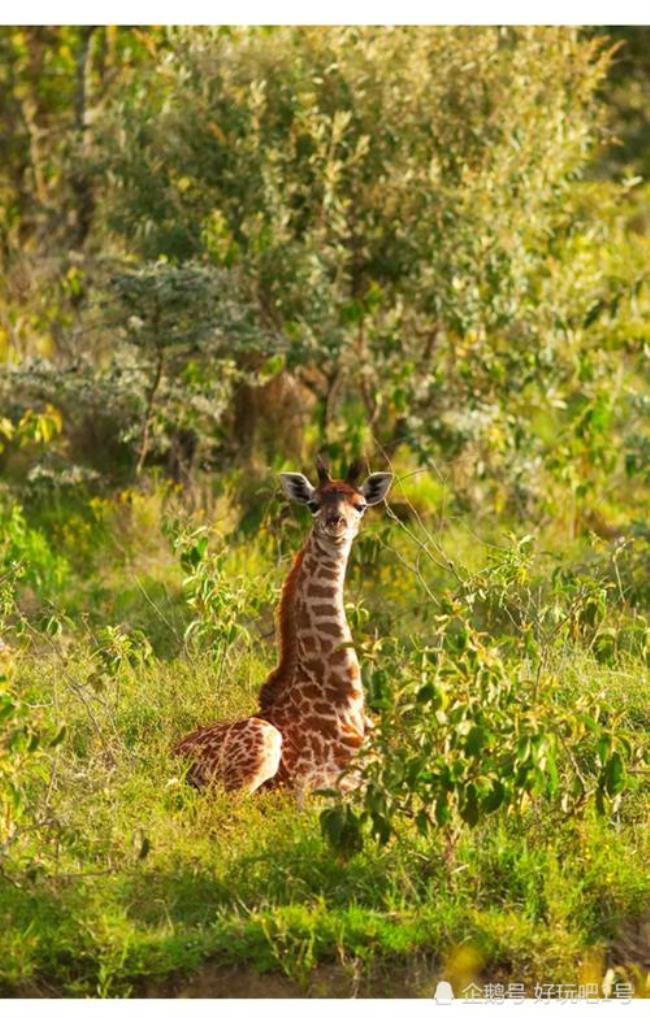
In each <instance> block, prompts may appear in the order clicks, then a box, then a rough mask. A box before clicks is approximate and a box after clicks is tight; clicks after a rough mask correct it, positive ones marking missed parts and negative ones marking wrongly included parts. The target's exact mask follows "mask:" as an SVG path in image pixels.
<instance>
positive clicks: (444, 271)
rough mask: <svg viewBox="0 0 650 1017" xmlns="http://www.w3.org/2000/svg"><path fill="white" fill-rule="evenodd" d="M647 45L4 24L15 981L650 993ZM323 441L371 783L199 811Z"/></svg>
mask: <svg viewBox="0 0 650 1017" xmlns="http://www.w3.org/2000/svg"><path fill="white" fill-rule="evenodd" d="M636 32H637V30H635V29H612V30H611V32H605V31H603V30H600V29H575V28H540V27H519V28H516V27H515V28H493V27H485V28H483V27H474V28H461V27H456V28H454V27H428V28H418V29H412V28H404V27H395V28H387V27H384V28H378V27H351V26H350V27H344V28H337V27H329V28H291V27H273V28H226V27H224V28H216V27H215V28H210V27H204V28H180V27H163V26H160V27H148V28H147V27H145V28H142V27H105V26H95V27H93V26H61V27H53V26H50V27H34V28H31V27H26V28H4V29H2V30H0V115H1V116H2V122H3V125H5V127H6V130H3V132H2V135H1V136H0V154H1V155H2V159H0V199H1V200H0V207H1V210H0V406H1V410H0V479H1V481H2V485H1V487H0V626H1V628H0V672H2V673H3V675H4V676H5V677H4V678H3V679H2V683H1V684H0V777H1V778H2V781H1V783H0V913H2V916H3V922H2V927H1V928H0V954H1V955H2V958H3V962H2V966H1V967H2V970H1V971H0V987H1V988H2V990H3V991H5V992H9V993H32V994H33V993H34V992H36V993H39V994H43V993H52V992H58V993H60V994H63V995H67V996H84V995H104V996H106V995H119V994H128V993H140V992H142V991H143V990H146V991H151V992H153V993H156V992H161V991H162V992H177V991H179V989H178V985H179V982H178V979H179V978H180V977H181V974H179V973H183V974H182V977H185V976H186V975H187V973H189V972H190V971H193V970H196V971H197V974H196V975H195V976H192V978H193V979H194V981H192V982H191V984H190V987H189V990H188V991H195V992H199V993H200V994H206V993H205V991H203V992H201V990H202V989H203V990H205V983H204V982H203V981H202V979H203V978H204V977H212V974H211V972H212V967H211V966H210V965H212V964H214V963H215V961H210V960H209V958H211V957H215V956H216V963H217V965H219V964H221V963H227V964H229V965H235V966H237V967H236V970H237V979H239V980H240V981H242V980H243V981H245V979H248V978H249V977H253V975H252V974H251V958H252V960H253V962H254V964H255V966H256V969H259V972H258V973H257V974H255V976H254V977H259V978H260V979H261V980H262V981H261V982H260V985H261V984H262V982H263V987H265V988H269V987H270V988H271V989H272V990H273V992H277V991H278V989H279V987H280V988H281V989H282V990H286V991H287V992H288V993H289V994H290V993H292V992H296V991H300V992H310V993H312V994H313V993H318V992H323V993H325V994H327V993H328V992H331V990H332V983H331V982H330V981H328V978H329V977H330V976H329V974H328V972H335V974H336V977H338V976H339V974H340V973H341V972H342V977H344V978H345V979H346V981H345V985H346V987H349V991H350V993H353V994H359V993H363V992H365V991H368V992H370V991H371V990H372V991H373V992H376V991H378V990H382V991H388V992H391V991H392V992H393V993H394V994H400V995H401V994H403V993H404V992H405V991H406V992H411V993H412V992H417V993H421V994H423V995H427V996H429V997H430V996H431V994H432V991H433V986H434V984H435V983H436V982H437V981H438V980H439V978H440V977H441V976H444V977H446V978H448V979H449V980H450V981H452V983H453V985H454V989H455V991H456V992H457V993H458V992H460V991H462V989H463V987H464V985H465V984H466V983H467V982H468V981H474V982H476V983H477V984H481V982H482V981H487V980H488V979H489V980H490V981H494V980H495V979H496V980H497V981H498V980H501V981H503V978H504V972H507V974H508V976H510V975H512V974H513V973H515V974H516V977H517V980H518V981H519V980H520V978H521V980H524V981H526V983H527V987H529V988H530V986H531V984H532V983H533V982H534V980H535V979H537V980H540V981H545V982H548V980H549V979H551V980H554V981H557V982H562V983H572V984H573V983H576V982H577V983H579V984H581V985H582V984H585V983H588V982H592V981H596V982H598V983H599V984H600V985H601V986H603V985H604V986H611V984H612V983H613V982H615V981H616V980H622V981H625V982H632V983H633V985H634V988H635V992H636V993H637V994H638V995H642V994H643V993H647V992H648V991H650V990H649V988H648V981H647V977H648V976H647V956H648V945H647V933H646V932H644V929H646V928H647V925H646V924H644V922H645V923H647V906H648V900H649V899H650V884H649V882H648V867H647V864H645V863H646V859H647V857H648V852H649V851H650V843H649V840H648V838H649V830H650V827H649V825H648V809H647V802H648V772H649V765H650V745H649V743H648V728H649V725H650V715H649V713H648V702H649V700H648V673H647V672H648V663H649V662H650V628H649V626H648V607H649V606H650V580H649V578H648V577H649V575H650V569H649V565H650V543H649V538H650V531H649V530H648V526H647V522H646V520H647V518H648V510H649V509H650V500H649V498H648V478H649V476H650V451H649V450H650V426H649V422H650V388H649V382H650V376H649V374H648V350H649V348H650V330H649V328H648V315H649V310H650V308H649V304H648V267H647V266H648V263H649V262H648V229H649V221H648V216H647V208H646V206H647V201H648V194H649V190H648V184H647V183H645V182H644V180H643V179H640V176H641V174H643V172H644V166H646V165H647V162H648V151H649V150H648V146H647V144H646V142H647V138H646V136H645V128H644V123H645V122H646V121H647V110H646V108H645V107H644V106H643V102H642V98H643V95H644V87H645V86H646V85H647V77H648V64H647V59H646V57H645V49H644V46H643V40H644V39H645V37H646V35H647V31H646V30H644V31H639V34H635V33H636ZM616 40H619V41H620V40H623V41H624V42H625V46H624V47H623V48H621V49H618V50H616V51H615V52H613V51H612V46H611V43H612V42H615V41H616ZM646 48H647V47H646ZM646 90H647V89H646ZM646 106H647V104H646ZM614 135H619V136H620V137H621V138H622V140H623V142H624V143H623V145H614V144H611V142H612V138H613V136H614ZM317 448H324V449H325V450H326V451H327V452H328V453H329V456H330V460H331V462H332V466H333V469H334V470H335V471H340V469H341V468H342V465H343V464H347V463H348V462H349V461H350V460H351V459H352V458H353V457H357V456H360V457H362V458H365V459H366V460H367V461H368V464H370V462H371V461H372V467H373V468H390V469H391V470H392V471H393V472H394V474H395V481H394V484H393V486H392V488H391V495H390V499H389V500H390V504H389V505H388V507H387V510H386V511H384V510H381V511H380V510H374V511H373V514H370V513H368V518H367V519H364V523H363V529H362V532H361V534H360V536H359V538H358V540H357V541H356V542H355V545H354V548H353V552H352V557H351V561H350V568H349V570H348V579H347V583H348V586H347V590H346V599H347V610H348V618H349V621H350V624H351V626H352V629H353V633H354V642H355V645H356V646H357V648H358V652H359V656H360V660H361V665H362V674H363V678H364V682H365V685H366V692H367V699H368V705H369V710H370V713H371V715H372V719H373V721H374V733H373V736H372V739H371V740H370V742H369V745H368V750H367V751H366V752H364V754H363V756H362V757H360V759H359V768H360V769H361V770H362V771H363V774H362V781H361V783H360V786H359V787H358V789H357V791H356V792H354V793H353V794H352V795H350V796H347V797H346V798H343V797H339V796H338V794H337V793H334V794H333V795H330V796H329V797H325V798H323V797H322V796H320V795H314V796H311V797H310V796H307V799H306V801H305V803H304V808H303V809H301V810H296V805H295V801H294V799H293V797H292V796H291V795H290V794H287V793H284V792H282V791H273V792H268V793H264V794H260V795H258V796H254V797H252V798H250V799H241V798H239V797H238V796H234V797H233V796H226V795H225V794H224V793H222V792H221V791H219V790H218V789H217V790H215V792H214V793H213V794H208V795H199V794H198V793H197V792H196V791H195V790H194V789H192V788H191V787H189V786H188V785H186V784H185V783H184V780H183V777H184V774H183V767H182V764H181V763H180V762H179V760H178V759H176V758H175V757H174V756H173V754H172V753H171V751H170V748H171V746H172V745H173V744H174V743H175V742H177V741H178V739H179V737H180V736H181V735H182V734H184V733H186V732H187V731H189V730H191V729H193V728H194V727H196V726H198V725H202V724H205V723H208V722H210V721H211V720H226V719H233V718H236V717H239V716H244V715H250V714H251V713H252V712H254V711H255V709H256V704H257V691H258V689H259V687H260V685H261V683H262V682H263V680H264V678H265V675H267V674H268V672H269V671H270V669H271V668H272V667H273V666H274V665H275V662H276V652H277V646H276V642H275V626H274V611H275V608H276V605H277V599H278V595H279V589H280V586H281V584H282V582H283V580H284V578H285V576H286V574H287V571H288V569H289V567H290V562H291V560H292V556H293V554H294V553H295V552H296V550H297V549H298V548H299V547H300V545H301V542H302V540H303V539H304V534H305V527H306V525H307V520H306V519H305V518H304V516H303V514H301V511H300V510H299V509H297V508H295V507H290V506H288V505H287V504H286V503H285V502H284V501H283V499H282V498H281V497H280V496H279V491H278V485H277V473H278V472H279V471H281V470H286V469H292V470H293V469H305V470H306V471H307V472H308V473H309V472H310V470H309V468H308V467H307V462H306V460H307V455H308V454H309V455H310V456H311V453H312V452H313V451H315V450H316V449H317ZM323 834H324V835H325V836H323ZM644 937H645V938H644ZM204 962H205V965H207V966H204ZM244 965H245V966H246V971H245V973H244V974H245V978H244V976H243V975H242V976H241V978H240V974H241V971H240V969H241V967H242V966H244ZM334 965H336V967H334ZM221 977H222V975H219V978H221ZM332 977H334V975H332ZM168 979H171V981H168ZM265 979H279V981H275V982H271V983H269V982H268V981H265ZM214 984H215V983H214V981H212V982H209V983H208V988H209V991H212V990H213V989H214ZM218 984H219V985H223V983H221V982H219V983H218ZM228 987H229V988H233V986H232V985H231V984H229V986H228ZM239 987H240V986H239V984H238V985H237V986H235V988H239ZM246 987H247V988H250V983H249V982H246ZM208 994H209V992H208Z"/></svg>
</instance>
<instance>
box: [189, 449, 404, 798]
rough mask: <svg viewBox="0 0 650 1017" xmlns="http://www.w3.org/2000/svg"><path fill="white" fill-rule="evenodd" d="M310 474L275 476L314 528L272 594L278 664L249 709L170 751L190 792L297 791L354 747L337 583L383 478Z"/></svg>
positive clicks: (360, 704) (333, 775) (382, 489)
mask: <svg viewBox="0 0 650 1017" xmlns="http://www.w3.org/2000/svg"><path fill="white" fill-rule="evenodd" d="M317 469H318V486H317V487H314V486H313V485H312V484H311V483H310V481H309V480H308V479H307V477H305V476H304V475H303V474H302V473H281V474H280V480H281V482H282V486H283V488H284V491H285V493H286V495H287V496H288V497H289V498H290V499H291V500H293V501H295V502H297V503H298V504H300V505H305V506H307V508H309V510H310V511H311V513H312V515H313V518H314V522H313V526H312V528H311V531H310V533H309V536H308V537H307V540H306V542H305V544H304V546H303V547H302V549H301V550H300V551H299V552H298V554H297V555H296V557H295V560H294V562H293V567H292V568H291V570H290V572H289V574H288V576H287V578H286V580H285V582H284V586H283V588H282V595H281V598H280V611H279V636H280V653H279V661H278V665H277V667H276V668H275V669H274V670H273V671H272V672H271V674H270V675H269V676H268V678H267V680H266V681H265V683H264V684H263V686H262V688H261V690H260V695H259V710H258V711H257V713H256V714H255V715H254V716H252V717H248V718H246V719H244V720H238V721H234V722H230V723H228V722H223V723H217V724H212V725H209V726H208V727H203V728H199V729H198V730H196V731H193V732H192V733H191V734H189V735H187V736H186V737H185V738H183V739H182V741H181V742H179V744H178V745H177V746H176V747H175V751H176V752H177V753H178V754H180V755H184V756H189V757H190V758H191V759H192V760H193V762H192V766H191V768H190V771H189V774H188V779H189V780H190V781H191V783H193V784H195V785H196V786H202V785H206V784H212V783H221V784H222V785H223V786H224V787H225V789H226V790H237V789H242V790H244V791H247V792H249V793H250V792H253V791H255V790H257V789H258V788H259V787H261V786H262V785H264V786H265V787H275V786H279V785H287V786H292V787H295V788H296V789H297V790H298V792H299V793H302V792H303V791H304V790H305V789H311V790H316V789H318V788H326V787H332V786H334V785H335V784H337V783H339V781H340V780H341V776H342V773H343V771H344V770H345V768H346V766H347V765H348V763H349V762H350V761H351V760H352V758H353V757H354V755H355V754H356V752H357V751H358V749H359V748H360V747H361V745H362V744H363V742H364V739H365V736H366V732H367V730H368V727H369V722H368V720H367V718H366V716H365V712H364V696H363V686H362V683H361V674H360V669H359V662H358V659H357V655H356V653H355V651H354V648H353V646H352V636H351V632H350V628H349V626H348V623H347V620H346V616H345V608H344V603H343V587H344V580H345V572H346V567H347V563H348V558H349V555H350V550H351V547H352V542H353V540H354V538H355V536H356V535H357V533H358V531H359V525H360V523H361V519H362V516H363V514H364V513H365V511H366V509H367V508H368V506H370V505H377V504H379V502H381V501H382V500H383V499H384V497H385V496H386V493H387V491H388V488H389V487H390V484H391V481H392V475H391V474H390V473H371V474H370V476H369V477H368V478H367V480H366V481H365V483H364V484H363V485H362V486H361V487H357V486H356V482H357V480H358V479H359V473H360V468H359V467H358V465H355V466H353V467H351V469H350V471H349V472H348V475H347V477H346V478H345V480H333V479H332V477H331V476H330V473H329V470H328V468H327V466H326V465H325V464H324V463H323V461H322V460H319V461H318V464H317ZM348 784H349V785H350V786H351V778H348ZM341 786H343V787H345V786H346V783H345V780H344V781H343V782H342V783H341Z"/></svg>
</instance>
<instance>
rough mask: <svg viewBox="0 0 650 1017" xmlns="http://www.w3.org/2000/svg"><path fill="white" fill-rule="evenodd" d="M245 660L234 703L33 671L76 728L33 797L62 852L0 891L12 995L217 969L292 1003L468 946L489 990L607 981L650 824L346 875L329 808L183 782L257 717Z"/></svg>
mask: <svg viewBox="0 0 650 1017" xmlns="http://www.w3.org/2000/svg"><path fill="white" fill-rule="evenodd" d="M237 664H238V667H237V669H236V670H237V674H238V679H237V680H236V681H229V682H224V683H223V685H222V686H221V687H219V688H215V687H214V684H213V682H212V675H211V670H210V667H209V665H208V663H207V662H206V661H205V660H194V661H192V662H188V661H185V662H181V661H175V662H173V663H163V662H156V663H155V664H153V665H152V666H149V667H136V668H132V667H124V668H122V669H121V671H120V673H119V676H116V677H115V678H113V679H111V680H110V681H108V680H107V681H106V683H105V685H104V687H103V688H102V689H100V690H99V691H92V690H90V689H89V688H88V687H86V686H83V687H82V689H83V691H80V686H79V684H78V680H79V677H80V675H79V673H76V674H75V675H74V677H70V676H69V674H68V672H67V670H66V666H69V665H66V664H63V663H62V662H61V661H60V660H56V659H52V658H51V657H46V658H45V659H43V660H41V661H40V662H38V663H32V664H31V665H29V666H28V667H23V668H22V675H21V683H22V684H24V686H25V687H26V688H28V689H29V690H30V695H31V696H32V698H33V700H34V702H39V703H40V704H41V709H43V708H44V707H43V705H42V704H44V703H48V700H49V705H48V707H47V708H48V709H50V710H54V711H55V712H56V714H57V719H62V720H63V719H64V720H65V721H66V723H67V725H68V729H69V735H68V738H67V739H66V741H65V742H63V743H62V745H61V746H60V747H59V748H57V749H56V750H54V751H53V752H52V753H51V756H50V757H49V758H48V763H47V765H46V766H45V767H44V768H43V770H42V772H40V774H39V775H38V776H37V777H35V778H34V779H33V782H32V784H31V787H30V795H31V796H32V798H33V799H35V800H36V799H40V800H42V799H43V797H44V796H45V795H46V794H49V802H48V807H47V812H48V815H49V816H50V817H51V818H55V819H56V823H57V824H58V827H59V828H60V829H61V830H63V831H64V837H63V840H61V839H60V838H57V837H55V836H54V834H53V835H52V838H51V842H50V843H49V844H48V839H47V837H45V838H44V839H41V840H40V842H39V850H38V852H37V855H36V857H35V859H34V861H35V862H36V863H37V864H36V866H35V873H34V876H33V881H32V882H30V881H29V880H26V881H25V880H24V879H23V880H21V883H22V886H21V889H18V888H17V887H14V886H13V885H11V883H9V882H3V883H0V908H1V910H2V913H3V915H4V916H5V919H4V921H3V927H2V930H1V931H0V953H1V955H2V957H3V965H2V971H1V975H0V978H1V984H2V989H3V991H4V992H5V993H10V994H12V993H21V992H29V991H33V990H34V989H35V988H37V989H38V990H39V991H43V992H54V993H63V994H65V995H96V994H102V995H128V994H131V993H136V994H137V993H138V992H139V991H141V989H142V986H143V985H147V984H149V983H151V982H152V981H155V980H156V979H161V978H164V977H165V976H168V975H171V974H173V973H175V972H182V973H183V974H184V975H186V974H188V973H189V972H191V971H192V970H194V969H196V968H198V967H200V965H201V963H202V962H203V961H204V960H205V959H206V958H216V959H217V962H218V963H223V964H226V963H229V964H233V963H234V964H241V965H250V964H252V965H253V966H254V967H255V969H257V970H259V971H267V972H268V971H277V972H282V973H284V974H285V975H287V976H288V977H289V978H291V979H292V981H293V983H294V985H295V991H299V990H300V989H301V988H302V989H304V988H305V986H306V985H307V984H308V980H309V975H310V971H311V970H312V969H313V968H314V967H315V966H316V965H319V964H324V963H332V962H336V963H338V964H343V965H346V964H347V965H355V964H356V965H358V966H359V965H360V969H361V971H362V972H371V971H372V970H373V969H374V967H376V966H377V965H380V966H381V965H384V967H385V966H386V965H388V967H387V969H386V970H387V971H388V974H387V975H386V985H390V971H391V965H397V966H399V964H402V963H405V962H407V961H409V960H413V958H415V957H420V956H428V957H433V958H434V959H435V962H436V964H437V965H438V966H439V968H440V970H444V969H445V966H447V967H449V964H451V967H452V969H453V970H454V971H455V968H454V957H455V955H456V953H457V951H458V947H459V945H461V944H467V943H470V944H471V945H472V948H473V951H474V953H473V954H472V956H473V957H474V958H475V959H474V961H472V963H473V964H474V965H475V966H478V976H480V977H485V978H486V979H487V978H489V977H496V975H497V974H498V973H499V972H502V973H503V972H510V973H511V974H512V975H513V978H514V976H515V975H516V976H517V977H516V979H515V980H525V981H530V982H534V981H535V980H536V979H539V980H549V979H555V980H558V981H567V980H568V981H570V980H571V979H573V980H575V978H576V972H577V971H579V969H580V965H581V964H583V963H584V962H585V958H589V957H591V956H592V955H593V951H594V950H596V951H597V953H598V956H599V957H600V958H601V960H600V961H599V963H601V967H603V970H604V966H605V964H606V952H607V948H608V945H609V944H611V943H612V942H613V941H614V940H615V939H616V936H617V934H618V933H619V931H620V930H621V929H622V928H623V925H624V923H625V922H626V921H629V920H630V919H632V918H633V917H634V916H635V915H637V914H639V912H640V911H642V909H643V906H644V901H645V902H647V900H648V898H649V895H650V872H649V871H648V866H647V859H648V857H650V829H649V827H648V824H647V820H646V821H645V823H640V822H635V823H630V824H624V825H623V827H622V829H616V828H610V827H608V826H607V825H606V824H604V823H603V821H602V820H598V819H597V818H596V817H594V816H587V817H585V818H583V819H581V820H577V819H576V820H567V821H566V823H565V824H564V825H563V826H560V827H558V826H557V825H556V824H555V823H551V822H545V819H544V815H543V814H542V813H539V814H538V813H535V814H533V813H532V812H531V813H530V814H529V815H528V816H527V817H526V821H525V822H524V824H523V825H521V824H520V823H519V822H515V821H512V820H509V819H508V818H507V817H504V818H500V819H494V820H492V821H490V822H489V823H488V824H487V825H485V826H482V827H481V828H480V829H478V830H476V831H474V832H472V831H466V832H465V833H464V834H463V835H462V837H461V840H460V841H459V843H458V844H457V845H456V847H455V850H454V851H453V853H452V854H451V855H450V854H449V853H448V852H447V851H446V845H445V843H444V841H443V838H442V837H441V836H434V837H433V838H431V839H428V840H423V839H422V838H420V837H418V836H417V835H416V834H414V832H413V831H412V830H411V829H409V828H408V827H406V826H405V827H404V830H403V832H402V836H401V838H400V840H399V841H398V842H396V843H395V844H394V845H392V846H391V847H390V848H387V849H380V848H377V847H374V846H372V845H369V846H367V847H366V848H365V849H364V851H363V852H362V853H361V854H359V855H357V856H355V857H354V858H352V859H351V860H350V861H348V862H347V863H342V862H341V861H339V860H338V859H337V858H336V857H335V856H334V855H333V854H332V853H331V852H330V851H329V850H328V848H327V847H326V845H325V843H324V842H323V840H322V838H321V835H320V832H319V827H318V808H319V802H318V801H317V800H311V801H309V802H308V803H307V806H306V807H305V809H304V810H302V811H299V810H298V809H297V808H296V804H295V801H294V800H293V798H292V796H291V795H290V794H288V793H283V792H274V793H265V794H261V795H258V796H257V797H254V798H250V799H241V798H239V797H234V798H233V797H232V796H226V795H225V794H223V793H219V792H215V793H213V794H209V795H205V794H197V793H196V792H195V791H194V790H192V789H191V788H189V787H188V786H187V785H185V784H184V782H183V780H182V765H181V764H179V763H178V761H176V760H175V759H173V758H172V756H171V755H170V752H169V747H170V745H171V743H172V742H173V740H174V738H175V737H177V736H178V735H179V734H180V733H181V732H183V731H185V730H187V729H188V728H189V727H190V726H191V725H192V724H193V723H195V722H196V721H198V720H200V719H204V718H205V717H208V716H215V717H216V716H218V717H226V716H236V715H239V714H241V713H242V712H245V711H246V710H250V709H251V708H252V707H253V703H254V698H253V691H254V685H255V683H256V682H257V681H258V680H259V679H260V678H261V673H260V671H261V669H260V668H259V665H258V661H257V659H256V657H255V656H254V655H252V654H246V655H242V656H240V659H239V660H238V661H237ZM77 666H78V668H79V670H81V669H80V666H79V664H78V665H77ZM597 674H598V673H597ZM592 677H593V676H592ZM601 679H602V681H603V682H605V681H606V680H607V678H606V676H601ZM610 680H611V676H610ZM637 680H640V676H639V675H637ZM54 760H55V761H54ZM53 775H54V776H53ZM48 789H49V790H48ZM27 840H29V837H27ZM143 844H146V845H147V846H148V851H146V854H145V850H144V849H143ZM577 844H579V846H580V850H579V851H577V850H576V845H577ZM39 862H40V865H41V868H40V869H39V865H38V863H39ZM476 958H478V961H477V960H476ZM456 976H457V977H458V978H459V979H460V980H461V981H462V978H463V977H464V973H463V971H462V970H461V973H460V975H457V973H456V974H455V977H456ZM638 977H639V979H640V978H641V976H640V975H639V976H638ZM640 984H641V983H640V982H639V985H640Z"/></svg>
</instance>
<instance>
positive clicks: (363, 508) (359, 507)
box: [354, 505, 368, 515]
mask: <svg viewBox="0 0 650 1017" xmlns="http://www.w3.org/2000/svg"><path fill="white" fill-rule="evenodd" d="M354 507H355V509H356V510H357V512H358V513H359V515H361V514H362V513H363V512H365V511H366V509H367V508H368V506H367V505H355V506H354Z"/></svg>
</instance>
